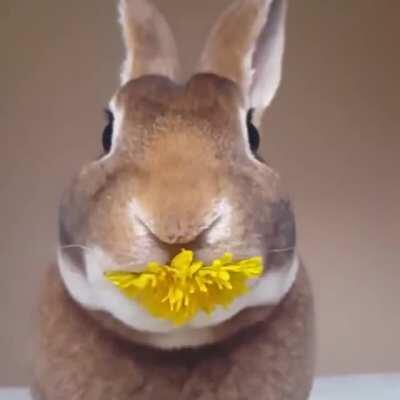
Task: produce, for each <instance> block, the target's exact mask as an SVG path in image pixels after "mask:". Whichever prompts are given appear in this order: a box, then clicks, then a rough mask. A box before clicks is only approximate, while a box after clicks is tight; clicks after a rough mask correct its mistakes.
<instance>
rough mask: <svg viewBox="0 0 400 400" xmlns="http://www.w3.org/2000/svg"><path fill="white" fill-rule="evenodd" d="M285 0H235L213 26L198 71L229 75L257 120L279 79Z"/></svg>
mask: <svg viewBox="0 0 400 400" xmlns="http://www.w3.org/2000/svg"><path fill="white" fill-rule="evenodd" d="M286 10H287V0H236V1H234V2H233V3H232V5H231V6H230V7H229V8H228V9H227V10H226V11H225V13H223V14H222V15H221V16H220V18H219V19H218V21H217V23H216V25H215V26H214V28H213V29H212V31H211V33H210V36H209V38H208V41H207V43H206V47H205V49H204V52H203V54H202V57H201V61H200V68H199V70H200V72H212V73H215V74H217V75H220V76H222V77H225V78H228V79H230V80H232V81H234V82H235V83H237V85H238V86H239V87H240V88H241V89H242V92H243V94H244V96H245V99H246V103H247V104H246V105H247V108H248V110H251V109H253V110H254V111H255V119H256V120H255V123H256V124H257V123H259V120H260V117H261V115H262V112H263V111H264V109H265V108H266V107H267V106H268V105H269V103H270V102H271V100H272V99H273V97H274V95H275V92H276V90H277V89H278V86H279V83H280V79H281V67H282V57H283V49H284V41H285V40H284V39H285V20H286Z"/></svg>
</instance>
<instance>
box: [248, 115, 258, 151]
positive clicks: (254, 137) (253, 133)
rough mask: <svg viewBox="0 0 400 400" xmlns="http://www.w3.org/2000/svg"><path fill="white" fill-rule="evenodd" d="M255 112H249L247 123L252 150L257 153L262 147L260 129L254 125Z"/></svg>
mask: <svg viewBox="0 0 400 400" xmlns="http://www.w3.org/2000/svg"><path fill="white" fill-rule="evenodd" d="M253 112H254V109H251V110H249V112H248V113H247V118H246V123H247V133H248V136H249V143H250V149H251V151H252V152H253V153H256V152H257V150H258V148H259V147H260V134H259V133H258V129H257V128H256V127H255V126H254V124H253V121H252V120H253Z"/></svg>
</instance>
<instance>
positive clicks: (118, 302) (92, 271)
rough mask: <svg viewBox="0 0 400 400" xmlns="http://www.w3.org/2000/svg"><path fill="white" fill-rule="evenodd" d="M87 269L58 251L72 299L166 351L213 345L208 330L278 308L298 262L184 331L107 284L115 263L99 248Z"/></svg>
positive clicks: (198, 318)
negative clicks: (247, 313) (249, 312)
mask: <svg viewBox="0 0 400 400" xmlns="http://www.w3.org/2000/svg"><path fill="white" fill-rule="evenodd" d="M85 265H86V274H85V273H83V272H82V271H81V270H79V269H78V267H77V266H75V265H74V264H73V263H72V261H71V260H70V258H69V257H66V256H65V255H64V254H63V252H62V250H59V252H58V266H59V269H60V273H61V276H62V279H63V281H64V284H65V287H66V288H67V290H68V292H69V294H70V295H71V297H72V298H73V299H74V300H75V301H76V302H78V303H80V304H81V305H82V306H83V307H85V308H86V309H89V310H98V311H104V312H107V313H109V314H111V315H112V316H113V317H114V318H116V319H118V320H119V321H121V322H122V323H124V324H125V325H126V326H128V327H130V328H132V329H134V330H137V331H142V332H143V331H144V332H149V333H153V334H155V335H154V341H153V345H154V346H158V347H160V348H165V349H167V348H177V347H193V346H199V345H204V344H207V343H210V342H211V341H212V337H211V335H210V330H209V329H208V328H209V327H212V326H215V325H218V324H220V323H222V322H224V321H226V320H228V319H230V318H232V317H233V316H235V315H236V314H238V313H239V312H240V311H242V310H243V309H245V308H248V307H254V306H261V305H276V304H278V303H279V302H280V301H281V300H282V299H283V298H284V297H285V295H286V294H287V293H288V291H289V290H290V289H291V287H292V286H293V284H294V282H295V280H296V276H297V272H298V268H299V260H298V258H297V256H295V257H294V259H293V261H292V263H291V264H289V265H288V266H285V267H281V268H279V269H274V270H271V271H270V272H267V273H266V274H265V275H264V276H263V277H261V278H260V279H257V280H255V281H254V282H253V284H252V285H251V289H250V291H249V292H248V293H247V294H245V295H243V296H241V297H239V298H237V299H236V300H235V301H234V302H233V303H232V304H231V306H230V307H229V308H228V309H225V308H222V307H220V308H218V309H217V310H216V311H215V312H214V313H213V314H212V315H211V316H208V315H206V314H205V313H199V314H198V315H197V316H196V317H195V318H194V319H193V320H192V321H190V323H188V324H187V325H185V327H176V326H174V325H173V324H171V323H170V322H168V321H164V320H160V319H157V318H154V317H152V316H151V315H150V314H148V313H147V312H146V311H145V310H144V309H143V308H142V307H141V306H140V305H138V304H137V303H136V302H135V301H132V300H129V299H127V298H126V297H125V296H124V295H123V294H122V293H120V291H119V290H118V289H117V288H116V287H115V286H114V285H113V284H112V283H110V282H109V281H107V280H106V279H105V277H104V271H106V270H108V269H109V268H110V265H115V262H113V260H112V259H111V258H110V257H109V256H108V255H107V254H106V253H105V252H104V251H102V250H101V249H100V248H98V247H97V248H93V249H91V250H88V251H86V253H85Z"/></svg>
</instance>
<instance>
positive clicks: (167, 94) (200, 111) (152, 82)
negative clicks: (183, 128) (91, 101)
mask: <svg viewBox="0 0 400 400" xmlns="http://www.w3.org/2000/svg"><path fill="white" fill-rule="evenodd" d="M114 104H115V105H116V107H117V108H118V109H122V110H124V112H125V114H126V115H129V116H130V117H131V118H132V119H133V120H137V121H140V122H142V123H145V122H146V119H147V120H149V122H152V121H153V120H154V118H155V117H156V116H157V115H160V114H163V115H165V114H166V113H168V112H169V113H170V114H180V115H186V116H190V117H192V118H196V117H202V118H204V119H207V120H209V121H210V122H211V123H214V124H218V123H222V122H225V123H226V122H227V121H226V120H227V119H229V115H231V114H235V113H236V111H237V110H238V109H239V108H240V107H241V105H242V97H241V94H240V91H239V89H238V87H237V86H236V84H235V83H233V82H232V81H230V80H228V79H225V78H221V77H218V76H216V75H213V74H198V75H195V76H193V77H192V78H191V79H190V80H189V81H188V82H187V83H186V84H182V85H181V84H177V83H175V82H172V81H170V80H169V79H167V78H164V77H161V76H145V77H142V78H139V79H136V80H132V81H130V82H128V83H127V84H126V85H125V86H123V87H122V88H121V89H120V90H119V91H118V92H117V95H116V96H115V99H114ZM218 117H219V118H218Z"/></svg>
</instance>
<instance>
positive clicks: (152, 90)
mask: <svg viewBox="0 0 400 400" xmlns="http://www.w3.org/2000/svg"><path fill="white" fill-rule="evenodd" d="M121 3H122V9H123V14H122V18H121V20H122V21H121V22H122V26H123V32H124V38H125V44H126V47H127V54H128V58H127V63H126V64H125V68H124V72H123V74H124V79H123V85H122V87H121V88H120V89H119V90H118V91H117V93H116V95H115V96H114V101H113V104H114V107H115V111H116V112H117V113H119V115H123V119H122V120H121V127H120V130H119V135H118V137H117V139H116V142H114V143H116V144H115V146H114V147H115V148H114V149H113V152H112V154H111V155H110V157H102V158H101V159H100V160H96V161H95V162H92V163H89V164H88V165H86V166H84V167H83V169H82V170H81V172H80V173H79V174H78V175H77V176H76V178H75V179H74V181H73V182H72V184H71V185H70V187H69V188H68V190H67V191H66V193H65V195H64V198H63V201H62V204H61V207H60V246H61V251H62V253H63V255H64V256H65V257H68V258H69V259H70V260H71V261H72V262H73V264H74V266H75V267H76V268H77V269H78V270H79V271H78V272H80V273H81V274H82V273H83V274H85V272H86V268H87V265H85V257H84V255H85V254H86V253H85V252H86V251H87V249H88V248H93V247H94V246H97V247H99V248H101V249H102V250H103V251H104V252H106V253H107V255H109V256H110V257H112V259H113V260H114V261H115V262H116V264H118V265H115V267H118V268H119V266H124V265H126V263H127V262H128V261H129V263H130V264H134V265H135V268H139V269H140V268H142V267H143V265H146V264H147V262H148V261H150V260H151V261H158V262H167V261H169V260H170V259H171V257H172V256H174V255H175V254H176V253H177V251H179V249H180V248H181V247H183V246H184V247H185V248H187V249H191V250H193V251H194V252H195V253H196V256H198V257H199V258H200V259H202V260H203V261H205V262H209V261H211V260H213V259H215V258H216V257H220V256H221V254H223V253H224V252H225V251H227V250H229V251H231V252H232V253H234V255H235V257H237V258H239V259H240V258H247V257H251V256H254V255H260V256H262V257H263V260H264V264H265V272H264V273H266V274H268V272H269V271H271V270H282V269H283V268H285V267H287V266H288V265H289V264H291V263H292V262H293V259H294V257H295V245H296V237H295V222H294V215H293V212H292V209H291V206H290V203H289V201H288V200H287V197H286V195H285V194H284V193H283V192H282V190H281V186H280V185H281V184H280V179H279V175H278V174H277V173H276V172H274V171H273V170H272V169H271V168H270V167H269V166H268V165H266V164H265V163H264V162H260V159H259V158H258V157H257V156H256V155H254V156H253V155H251V154H250V149H249V144H248V139H247V137H246V134H247V133H246V132H243V124H244V121H243V113H242V114H240V113H239V110H244V109H245V108H246V107H248V102H247V100H248V93H247V91H248V88H249V87H248V84H249V82H247V81H246V80H248V79H249V70H247V71H245V67H246V65H245V63H243V59H244V57H246V56H247V55H248V53H249V51H250V50H251V49H252V48H253V47H254V46H257V45H258V44H259V42H260V41H261V42H262V40H261V39H263V38H261V36H260V35H261V32H264V34H265V35H267V34H268V33H269V30H268V29H265V27H266V21H267V19H268V7H267V5H271V4H272V3H271V2H268V1H267V0H249V1H237V2H235V4H234V5H233V6H232V7H231V8H230V9H229V10H228V12H227V13H225V14H224V15H223V16H222V17H221V19H220V20H219V22H218V23H217V25H216V28H215V29H214V30H213V31H212V33H211V36H210V39H209V41H208V45H207V46H206V50H205V52H204V56H203V64H202V67H201V70H202V71H204V70H207V71H212V72H213V73H201V74H197V75H195V76H193V77H192V78H191V79H190V80H189V81H188V82H187V83H186V84H177V83H175V82H173V80H172V79H173V78H174V76H175V75H176V69H177V64H178V61H177V55H176V49H175V47H174V43H173V39H172V36H171V34H170V31H169V28H168V26H167V25H166V22H165V20H164V19H163V17H162V16H161V15H160V14H159V13H158V11H157V10H156V9H155V8H154V7H152V6H151V5H149V4H148V3H147V2H146V1H144V0H121ZM277 3H279V4H281V5H282V4H284V2H283V1H282V0H275V3H274V4H275V5H276V4H277ZM279 4H278V5H279ZM138 7H139V8H138ZM279 23H281V24H283V19H282V18H281V17H279V18H277V19H275V21H273V24H279ZM239 27H240V29H238V28H239ZM271 40H273V38H272V39H271ZM256 42H257V43H258V44H256ZM261 50H262V49H261ZM264 50H265V49H264ZM262 54H264V53H263V52H262ZM273 56H275V58H274V60H275V61H276V60H277V61H276V62H278V63H279V54H278V56H277V54H274V55H273ZM275 66H279V64H275ZM247 67H248V65H247ZM258 72H259V73H260V74H261V72H260V71H258ZM250 75H251V74H250ZM132 78H134V79H132ZM171 78H172V79H171ZM262 78H264V77H263V76H262ZM131 79H132V80H131ZM263 83H265V81H264V82H263ZM276 84H277V82H276V80H275V82H274V83H273V85H276ZM262 87H265V86H262ZM260 107H262V105H260ZM246 111H248V110H246ZM256 111H257V112H260V110H256ZM133 200H134V201H135V203H137V204H138V205H139V206H138V207H136V206H135V204H134V206H135V207H134V212H133V213H129V210H130V209H131V208H132V201H133ZM221 200H226V201H227V202H228V203H229V211H226V210H223V211H218V207H216V205H217V204H218V202H220V201H221ZM130 207H131V208H130ZM224 212H225V213H229V217H230V219H229V230H228V232H229V235H225V236H217V239H215V238H214V239H213V240H211V239H210V235H209V233H210V232H212V230H213V228H214V224H215V223H217V222H218V218H223V217H224V214H223V213H224ZM219 213H220V214H219ZM139 228H140V229H139ZM74 245H77V246H81V247H69V246H74ZM65 246H68V247H65ZM111 267H112V266H110V268H111ZM42 294H43V295H42V298H41V314H40V324H39V340H38V349H37V357H36V364H35V382H34V385H33V391H34V396H35V399H37V400H158V399H161V398H162V399H163V400H305V399H306V398H307V396H308V394H309V391H310V387H311V383H312V377H313V364H314V354H313V342H314V317H313V306H312V295H311V292H310V287H309V283H308V279H307V275H306V273H305V270H304V268H303V267H301V268H300V271H299V273H298V275H297V278H296V281H295V284H294V286H293V287H292V288H291V290H290V291H289V293H288V294H287V295H286V297H285V298H284V299H283V300H282V301H281V302H280V303H279V304H277V305H274V306H273V305H270V306H264V307H253V308H251V307H250V308H247V309H245V310H243V311H242V312H240V313H239V314H237V315H236V316H234V317H232V318H231V319H229V320H227V321H225V322H223V323H221V324H219V325H216V326H213V327H203V328H199V329H197V330H195V332H196V334H197V333H199V332H200V331H201V332H200V334H204V335H205V337H207V340H206V341H203V342H201V341H198V342H196V343H197V344H198V347H197V348H193V349H182V350H174V351H162V350H159V349H156V348H155V347H157V346H159V343H160V338H161V337H162V335H163V334H162V333H148V332H145V331H139V330H134V329H131V328H129V327H128V326H126V325H124V324H123V323H122V322H120V321H118V320H116V319H115V318H114V317H113V316H112V315H110V314H108V313H106V312H104V311H96V312H93V311H89V310H86V309H84V308H83V307H82V306H80V305H78V304H77V303H75V301H73V300H72V299H71V298H70V296H69V295H68V294H67V292H66V289H65V288H64V284H63V282H62V280H61V278H60V275H59V272H58V269H57V268H56V266H53V267H52V268H51V269H50V270H49V271H48V274H47V276H46V282H45V285H44V288H43V293H42ZM193 332H194V331H193ZM170 334H171V333H170ZM190 334H191V333H190ZM171 335H173V334H171ZM175 335H176V333H175ZM194 336H195V335H194ZM164 338H165V337H164ZM179 340H181V339H180V338H179ZM199 343H210V344H209V345H208V346H200V345H199ZM177 345H178V346H179V345H180V343H177Z"/></svg>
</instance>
